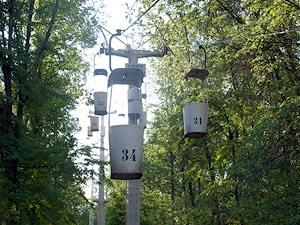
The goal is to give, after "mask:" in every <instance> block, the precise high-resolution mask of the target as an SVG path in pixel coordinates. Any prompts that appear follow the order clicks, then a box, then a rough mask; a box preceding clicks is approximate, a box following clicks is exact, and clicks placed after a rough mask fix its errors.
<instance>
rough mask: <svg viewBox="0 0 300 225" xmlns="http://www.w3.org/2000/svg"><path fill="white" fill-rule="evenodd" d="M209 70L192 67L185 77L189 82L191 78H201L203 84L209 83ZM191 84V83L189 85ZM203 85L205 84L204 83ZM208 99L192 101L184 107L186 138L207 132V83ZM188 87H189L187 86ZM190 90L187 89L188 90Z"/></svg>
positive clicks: (200, 135)
mask: <svg viewBox="0 0 300 225" xmlns="http://www.w3.org/2000/svg"><path fill="white" fill-rule="evenodd" d="M208 74H209V72H208V71H207V70H206V69H192V70H191V71H190V72H189V73H188V74H187V75H186V76H185V79H186V81H187V84H189V82H190V79H192V78H194V79H199V80H201V82H202V84H203V83H206V84H207V81H206V79H207V76H208ZM187 86H189V85H187ZM202 86H203V85H202ZM205 88H206V92H205V93H206V94H205V95H206V99H205V101H203V102H190V103H187V104H186V105H185V106H184V108H183V122H184V137H186V138H199V137H203V136H204V135H205V134H207V122H208V94H207V85H206V86H205ZM187 89H188V88H187ZM188 91H189V90H187V92H188Z"/></svg>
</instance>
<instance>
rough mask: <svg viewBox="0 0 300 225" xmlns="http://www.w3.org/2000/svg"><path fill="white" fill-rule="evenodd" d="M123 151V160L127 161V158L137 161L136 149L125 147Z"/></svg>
mask: <svg viewBox="0 0 300 225" xmlns="http://www.w3.org/2000/svg"><path fill="white" fill-rule="evenodd" d="M122 153H123V156H122V160H123V161H127V160H131V161H136V156H135V149H132V150H128V149H123V150H122Z"/></svg>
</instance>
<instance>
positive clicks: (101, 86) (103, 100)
mask: <svg viewBox="0 0 300 225" xmlns="http://www.w3.org/2000/svg"><path fill="white" fill-rule="evenodd" d="M106 84H107V71H106V70H105V69H95V71H94V85H95V90H94V109H95V110H94V111H95V115H101V116H103V115H106V114H107V85H106Z"/></svg>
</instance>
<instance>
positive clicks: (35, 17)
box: [0, 0, 99, 225]
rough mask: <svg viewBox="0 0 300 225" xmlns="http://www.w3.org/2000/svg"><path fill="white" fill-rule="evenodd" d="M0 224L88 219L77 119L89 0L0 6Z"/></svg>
mask: <svg viewBox="0 0 300 225" xmlns="http://www.w3.org/2000/svg"><path fill="white" fill-rule="evenodd" d="M0 8H1V14H0V21H1V26H0V29H1V38H0V65H1V73H0V76H1V81H2V82H1V83H0V126H1V129H0V221H1V224H3V225H6V224H86V221H88V218H87V215H88V209H89V208H90V203H89V202H88V201H87V200H86V199H85V197H84V195H83V193H82V188H83V186H82V185H83V184H84V182H85V179H87V178H88V176H89V171H87V170H85V169H83V168H81V164H79V163H77V160H78V158H79V157H81V156H82V155H86V156H90V148H86V147H85V148H81V149H77V148H78V147H77V140H76V139H75V136H74V134H75V132H76V131H78V124H77V121H76V120H75V119H74V118H72V116H71V110H73V109H74V108H75V106H76V103H77V100H78V98H79V97H80V96H81V95H82V94H83V91H84V90H83V85H84V82H85V75H86V73H87V71H88V64H87V62H85V61H84V60H83V57H82V54H81V50H80V48H81V47H92V46H93V45H94V44H95V43H96V38H97V37H96V34H97V32H98V31H99V27H98V25H97V23H98V21H97V18H98V17H97V16H96V15H97V14H98V11H97V10H96V9H95V8H93V7H91V6H89V5H88V3H87V1H85V0H80V1H65V0H64V1H48V0H46V1H39V0H38V1H37V0H36V1H34V0H28V1H18V0H11V1H4V2H1V3H0Z"/></svg>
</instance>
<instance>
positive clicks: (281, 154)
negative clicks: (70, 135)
mask: <svg viewBox="0 0 300 225" xmlns="http://www.w3.org/2000/svg"><path fill="white" fill-rule="evenodd" d="M143 3H144V5H145V8H147V6H149V5H150V4H151V1H143ZM298 13H299V4H297V3H296V2H294V1H261V2H257V1H252V0H245V1H219V0H209V1H166V2H161V3H160V4H158V5H157V7H156V8H155V9H152V10H151V11H150V12H149V13H148V14H147V16H148V18H147V19H148V20H147V26H146V27H145V26H144V28H147V29H148V31H149V32H148V33H147V35H148V36H149V37H150V38H151V41H152V44H153V45H167V46H168V47H169V49H170V55H169V56H167V57H165V58H163V59H161V60H160V61H156V60H153V63H152V65H153V68H154V70H155V78H156V79H155V84H156V87H157V90H156V93H158V98H159V99H160V102H159V104H158V105H159V107H157V108H156V109H155V111H154V115H155V118H154V121H153V124H152V126H151V129H150V130H149V136H148V141H147V144H146V147H145V169H144V174H145V178H143V179H144V181H143V186H144V187H143V190H145V191H146V192H145V194H147V196H148V195H149V198H150V199H155V198H153V195H155V196H156V199H157V200H156V201H155V203H152V204H156V205H157V206H158V208H157V209H156V210H152V211H151V212H152V214H151V216H152V217H154V218H155V217H158V216H161V212H162V210H165V212H170V214H169V215H168V217H167V219H168V221H172V224H276V223H280V224H296V223H299V216H298V215H297V211H299V204H298V201H297V200H298V199H299V195H298V193H299V191H297V188H298V186H297V183H299V178H300V177H299V142H298V139H299V129H298V127H299V112H298V110H296V108H297V106H299V88H298V87H299V76H298V74H299V32H298V30H299V17H298V16H297V14H298ZM199 44H200V45H202V46H204V47H205V48H206V50H207V52H208V57H207V58H208V65H207V68H208V70H209V71H210V76H209V134H208V135H207V136H206V137H205V138H203V139H202V140H187V139H185V140H182V124H183V123H182V114H181V109H182V108H183V99H182V97H183V85H184V84H183V82H182V80H183V77H184V75H185V74H186V73H187V72H188V70H189V69H190V68H191V67H195V66H196V67H203V58H202V57H201V52H200V51H198V50H197V49H198V45H199ZM167 68H168V69H167ZM168 71H172V72H170V73H169V72H168ZM195 90H196V89H195ZM200 99H201V95H200V94H199V95H198V94H196V96H195V98H194V99H188V100H190V101H192V100H196V101H197V100H198V101H199V100H200ZM283 178H284V179H283ZM150 190H151V191H150ZM162 196H163V197H162ZM143 199H147V197H144V198H143ZM158 199H164V200H165V199H169V202H167V203H166V202H164V203H165V204H167V206H163V205H162V204H161V201H160V200H158ZM146 203H147V205H146V208H145V209H143V210H145V211H144V214H145V215H146V214H148V215H149V213H147V210H149V208H147V206H148V205H150V203H149V202H148V201H147V202H146ZM144 207H145V206H144ZM165 215H166V214H165ZM149 220H150V221H151V219H150V218H149ZM169 223H170V222H169ZM161 224H164V223H163V222H162V223H161Z"/></svg>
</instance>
